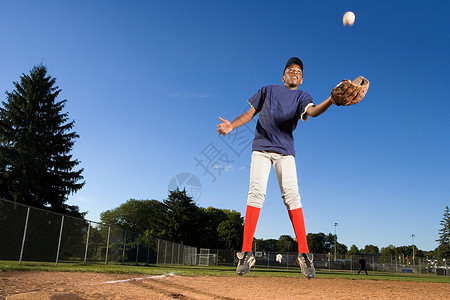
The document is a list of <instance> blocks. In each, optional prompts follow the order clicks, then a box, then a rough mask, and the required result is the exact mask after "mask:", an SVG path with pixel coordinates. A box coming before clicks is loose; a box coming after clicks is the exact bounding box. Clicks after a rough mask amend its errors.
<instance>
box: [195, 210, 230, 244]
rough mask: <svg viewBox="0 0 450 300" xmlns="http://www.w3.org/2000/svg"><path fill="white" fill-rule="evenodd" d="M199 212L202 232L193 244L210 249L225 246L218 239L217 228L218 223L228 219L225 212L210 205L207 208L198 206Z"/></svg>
mask: <svg viewBox="0 0 450 300" xmlns="http://www.w3.org/2000/svg"><path fill="white" fill-rule="evenodd" d="M199 213H200V223H201V230H202V234H201V235H200V237H199V240H198V243H197V244H196V245H195V246H197V247H202V248H210V249H224V247H225V246H224V245H223V243H222V242H221V241H220V239H219V235H218V232H217V228H218V226H219V224H220V223H222V222H224V221H226V220H227V219H228V218H227V215H226V212H225V211H224V210H221V209H218V208H215V207H212V206H210V207H208V208H202V207H200V208H199Z"/></svg>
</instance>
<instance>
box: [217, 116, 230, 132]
mask: <svg viewBox="0 0 450 300" xmlns="http://www.w3.org/2000/svg"><path fill="white" fill-rule="evenodd" d="M219 119H220V121H222V123H220V124H217V132H218V133H220V134H221V135H226V134H228V133H230V132H231V131H233V126H231V122H230V121H228V120H226V119H222V118H221V117H219Z"/></svg>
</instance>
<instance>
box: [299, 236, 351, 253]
mask: <svg viewBox="0 0 450 300" xmlns="http://www.w3.org/2000/svg"><path fill="white" fill-rule="evenodd" d="M306 238H307V240H308V248H309V252H311V253H328V252H330V251H331V250H333V247H334V241H335V238H334V235H333V234H331V233H330V234H328V235H325V234H324V233H323V232H319V233H308V234H307V235H306ZM336 252H337V251H336ZM344 253H345V252H344Z"/></svg>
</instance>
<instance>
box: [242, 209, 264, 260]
mask: <svg viewBox="0 0 450 300" xmlns="http://www.w3.org/2000/svg"><path fill="white" fill-rule="evenodd" d="M260 210H261V208H258V207H254V206H250V205H247V210H246V211H245V221H244V242H243V243H242V252H244V251H248V252H251V251H252V244H253V237H254V236H255V230H256V224H258V218H259V212H260Z"/></svg>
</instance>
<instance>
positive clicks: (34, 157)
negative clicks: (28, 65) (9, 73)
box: [0, 65, 85, 217]
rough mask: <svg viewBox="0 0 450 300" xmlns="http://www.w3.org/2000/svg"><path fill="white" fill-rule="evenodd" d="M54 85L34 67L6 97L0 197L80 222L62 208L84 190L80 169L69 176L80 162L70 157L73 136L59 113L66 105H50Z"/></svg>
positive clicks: (0, 116) (0, 114)
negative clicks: (60, 214)
mask: <svg viewBox="0 0 450 300" xmlns="http://www.w3.org/2000/svg"><path fill="white" fill-rule="evenodd" d="M55 82H56V79H55V78H51V77H50V76H47V68H46V67H45V66H43V65H38V66H35V67H33V69H32V70H31V71H30V74H29V75H25V74H22V76H21V77H20V82H13V84H14V86H15V89H14V90H13V91H12V92H6V96H7V100H6V102H4V101H2V104H3V107H0V197H3V198H6V199H9V200H13V201H17V202H20V203H24V204H27V205H31V206H34V207H40V208H47V209H50V210H53V211H56V212H60V213H68V214H71V215H74V216H78V217H80V216H84V214H85V213H80V212H79V210H78V207H77V206H69V205H67V204H65V202H66V201H67V197H68V195H69V194H70V193H74V192H76V191H78V190H80V189H81V188H82V187H83V185H84V181H82V180H83V176H82V175H81V173H82V172H83V169H80V170H76V171H74V170H73V169H74V168H75V167H76V166H77V165H78V164H79V163H80V162H79V161H78V160H76V159H73V158H72V155H71V154H70V152H71V150H72V148H73V146H74V143H75V139H76V138H78V137H79V136H78V134H77V133H76V132H71V130H72V129H73V127H74V121H69V117H68V113H63V112H62V110H63V109H64V107H65V104H66V102H67V100H62V101H57V100H56V98H57V97H58V94H59V93H60V92H61V89H59V87H58V86H55Z"/></svg>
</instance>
